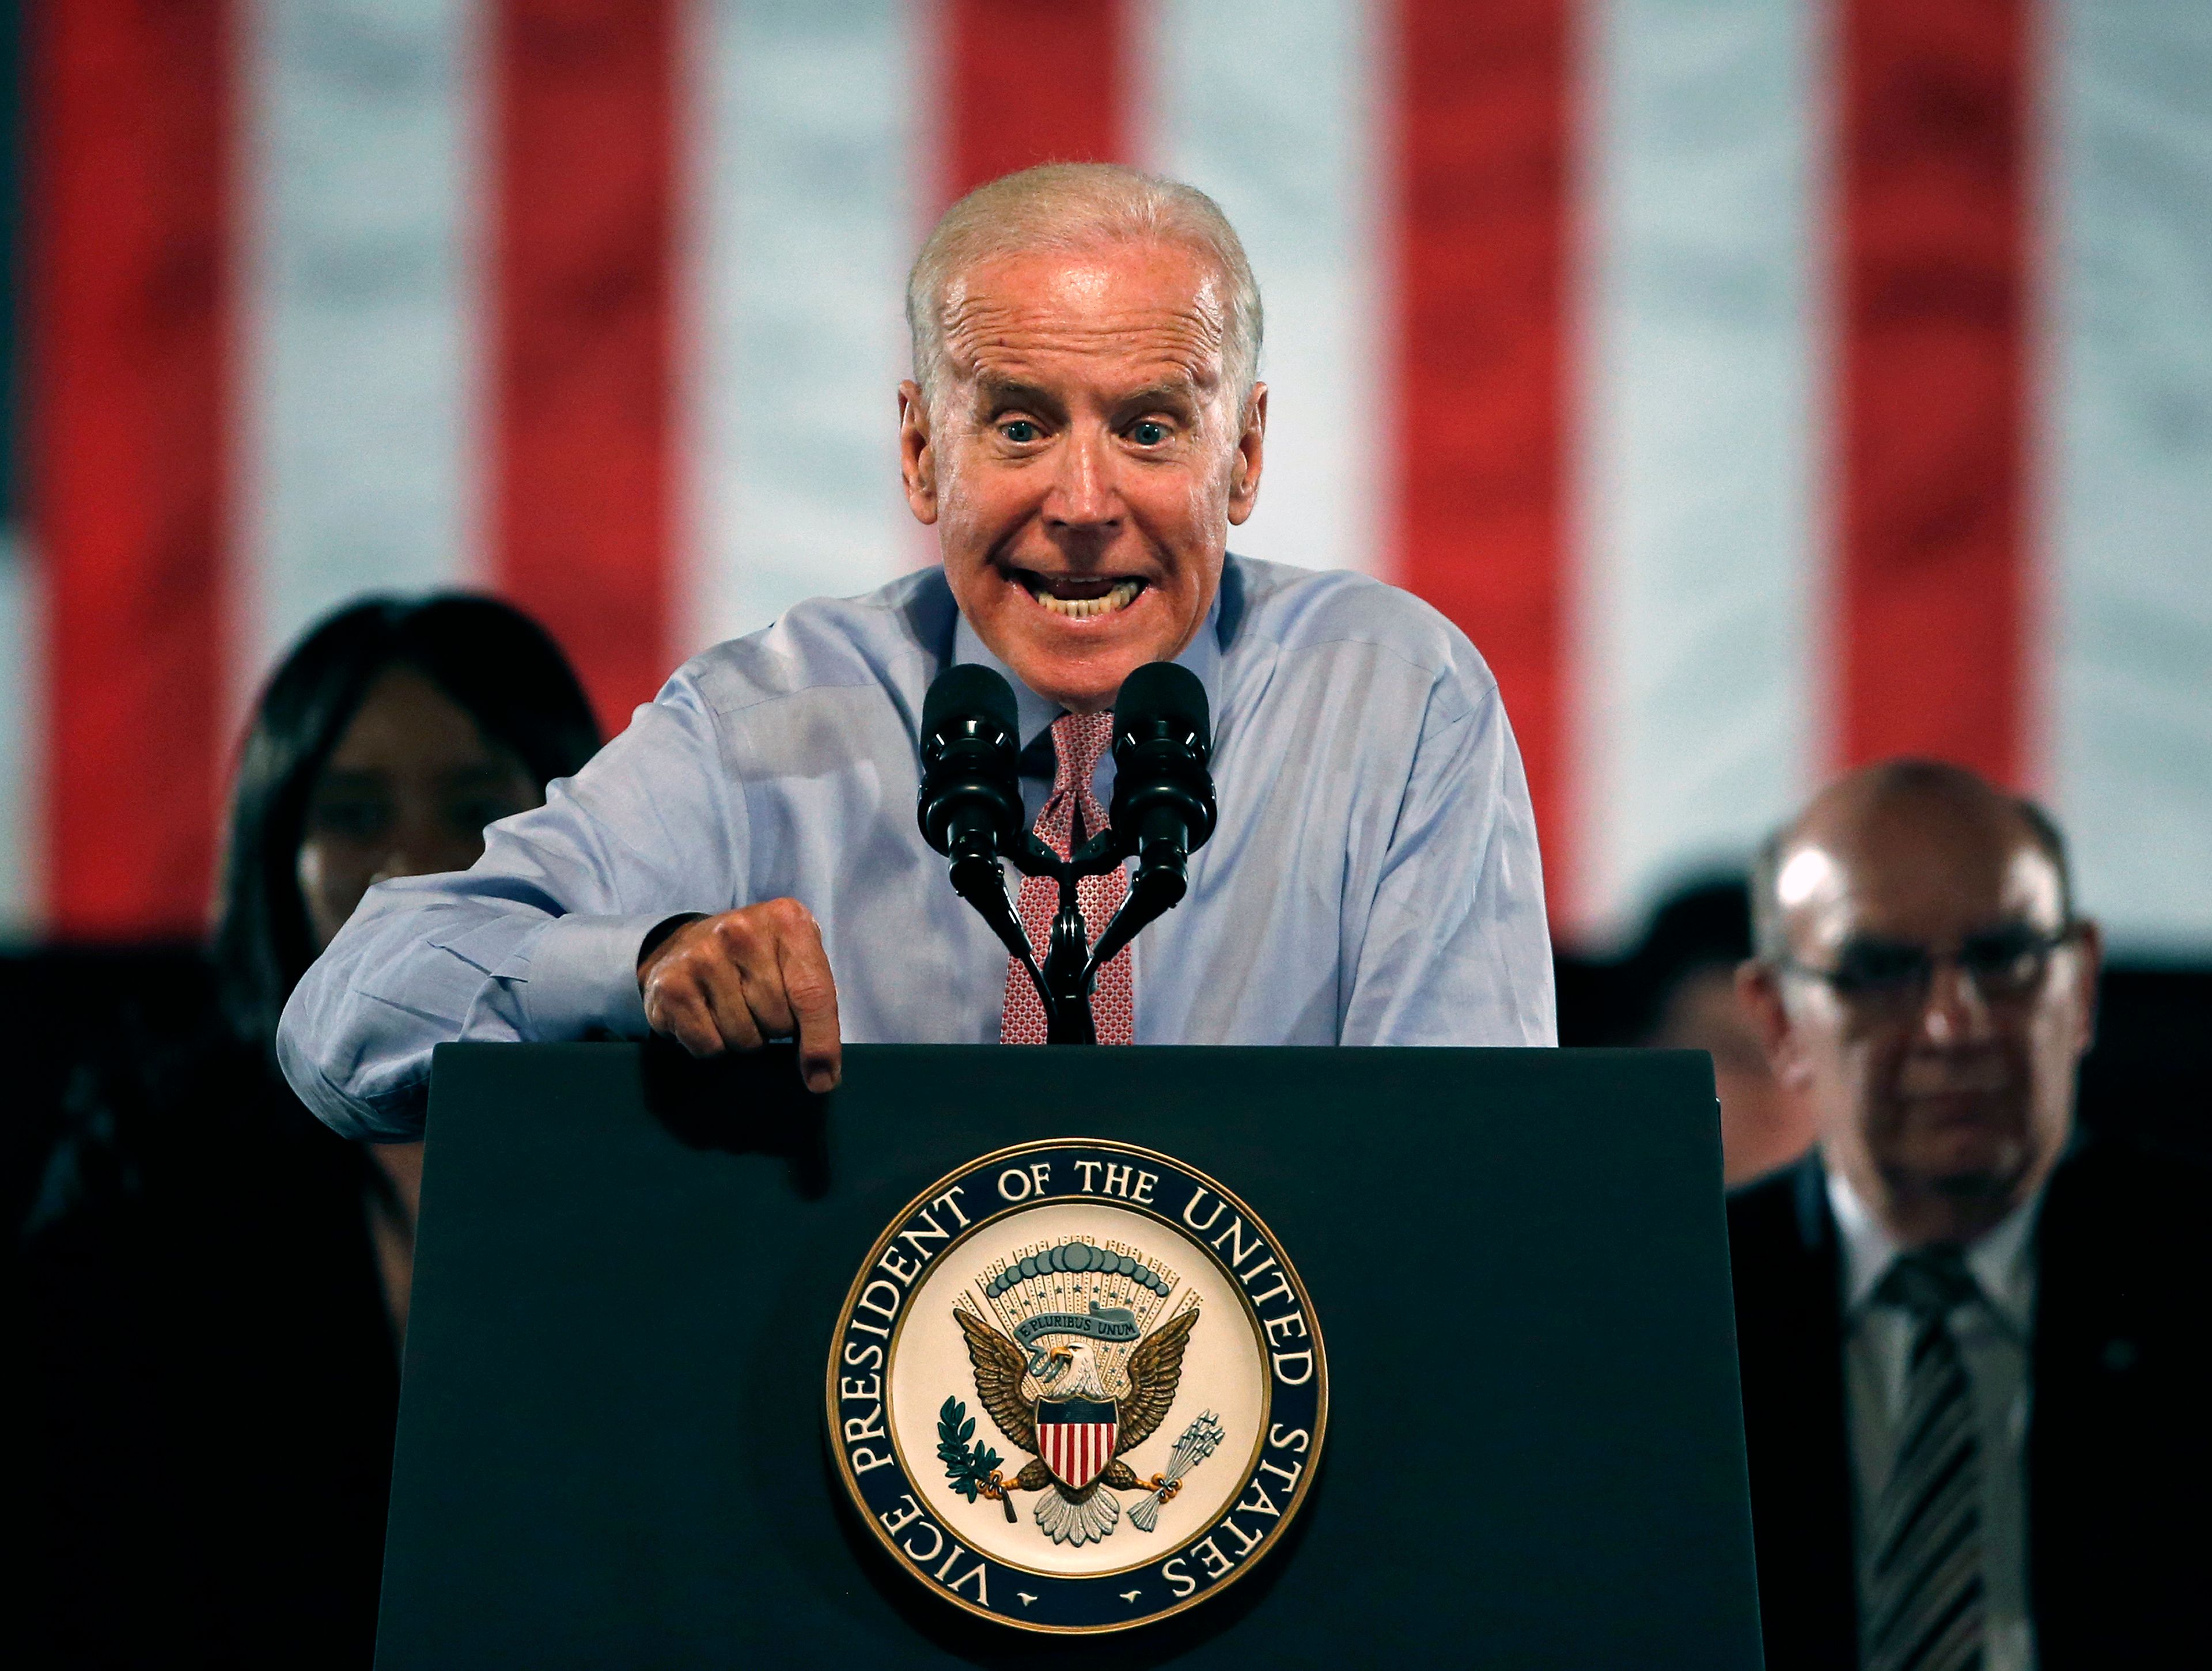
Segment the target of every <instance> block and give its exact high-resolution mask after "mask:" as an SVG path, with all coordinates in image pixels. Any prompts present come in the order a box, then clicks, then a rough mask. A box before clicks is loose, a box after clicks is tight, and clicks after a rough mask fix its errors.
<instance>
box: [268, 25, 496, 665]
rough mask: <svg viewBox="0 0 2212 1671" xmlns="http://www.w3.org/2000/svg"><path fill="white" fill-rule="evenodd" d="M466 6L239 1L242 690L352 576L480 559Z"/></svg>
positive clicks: (370, 584) (474, 197) (472, 101)
mask: <svg viewBox="0 0 2212 1671" xmlns="http://www.w3.org/2000/svg"><path fill="white" fill-rule="evenodd" d="M478 23H479V20H478V18H477V15H476V13H475V9H474V7H472V6H471V4H469V3H467V0H378V3H375V4H373V5H372V4H368V3H347V0H258V3H257V4H254V5H252V7H251V8H250V9H249V11H248V13H247V15H246V27H245V28H244V31H243V39H244V42H245V47H244V52H245V58H246V66H245V75H244V77H243V80H244V83H245V88H246V93H245V100H246V109H245V115H244V127H245V133H246V137H245V143H244V145H243V147H242V149H243V150H244V152H245V155H246V164H245V170H244V175H245V178H244V181H243V186H244V190H243V193H242V197H243V205H244V213H243V217H242V218H243V221H244V226H245V234H244V238H245V245H246V248H245V252H244V258H243V260H242V262H241V280H240V299H241V307H240V339H241V340H240V349H241V351H242V353H243V355H244V359H245V366H246V374H245V376H244V378H243V380H242V389H243V404H244V406H245V410H244V412H243V413H242V415H241V416H242V430H243V446H242V458H241V461H240V465H241V468H240V476H241V482H242V488H241V500H242V502H241V506H240V510H241V518H240V521H241V529H242V540H241V544H242V556H243V562H242V565H241V567H242V573H241V574H240V578H239V581H238V596H237V599H236V603H237V605H238V607H239V609H240V611H241V612H242V617H243V618H242V620H241V621H240V630H239V633H238V638H237V660H236V663H235V665H234V669H233V672H234V678H233V680H232V684H233V697H234V702H239V703H242V702H245V701H247V700H250V699H251V697H252V694H253V691H254V690H255V688H256V687H257V686H258V684H259V682H260V680H261V679H262V678H263V677H264V676H265V674H266V672H267V671H268V670H269V668H270V665H271V664H272V663H273V662H274V660H275V659H276V658H277V657H278V656H279V655H280V654H281V653H283V649H284V648H285V647H287V646H288V645H289V643H290V641H292V640H293V639H294V638H295V637H296V636H297V635H299V633H300V632H301V629H303V628H305V627H306V626H307V624H308V623H311V622H313V620H315V619H316V618H317V617H319V616H321V615H323V614H325V613H326V612H327V611H330V610H331V608H333V607H334V606H335V605H338V604H340V603H342V602H343V601H344V600H345V599H348V598H349V597H351V596H353V595H354V594H355V593H356V592H363V591H368V590H375V591H415V590H421V589H423V588H428V587H433V586H448V585H452V584H454V583H456V582H459V581H461V580H465V579H467V578H469V577H471V576H472V575H475V574H477V573H478V572H479V563H478V561H477V548H478V539H477V527H478V520H479V517H478V506H477V495H478V491H479V467H478V458H479V452H478V447H477V433H478V429H477V419H476V413H477V389H478V378H477V355H479V354H480V353H481V352H483V347H484V344H485V341H486V338H485V336H484V332H483V329H482V328H481V322H480V319H479V309H478V307H477V259H476V252H477V243H478V237H477V234H478V229H479V222H480V220H481V215H480V212H479V211H480V208H481V206H482V204H483V201H484V197H483V192H482V191H480V190H479V189H478V185H477V172H478V170H477V152H478V133H477V121H478V118H477V105H478V103H479V100H478V98H477V89H478V87H479V85H480V83H481V75H480V65H479V59H478V51H479V48H478V43H477V39H476V33H477V27H478Z"/></svg>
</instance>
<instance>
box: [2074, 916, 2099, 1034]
mask: <svg viewBox="0 0 2212 1671" xmlns="http://www.w3.org/2000/svg"><path fill="white" fill-rule="evenodd" d="M2074 935H2075V938H2074V978H2075V980H2077V981H2080V982H2081V994H2080V999H2079V1001H2080V1003H2081V1044H2080V1048H2081V1050H2082V1051H2083V1052H2084V1053H2085V1054H2086V1053H2087V1050H2088V1048H2089V1047H2090V1046H2091V1045H2093V1044H2094V1043H2095V1042H2097V996H2098V988H2099V984H2100V977H2101V976H2102V975H2103V974H2104V972H2105V931H2104V930H2103V929H2101V928H2100V927H2097V925H2096V924H2095V923H2093V922H2092V921H2089V919H2087V917H2084V918H2082V919H2081V921H2079V922H2078V923H2076V924H2075V926H2074Z"/></svg>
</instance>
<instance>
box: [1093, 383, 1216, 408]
mask: <svg viewBox="0 0 2212 1671" xmlns="http://www.w3.org/2000/svg"><path fill="white" fill-rule="evenodd" d="M1201 402H1202V396H1201V395H1200V391H1199V387H1198V385H1197V383H1196V382H1195V381H1194V380H1191V379H1189V378H1182V379H1178V380H1176V381H1174V382H1171V383H1152V384H1148V385H1146V386H1145V387H1143V388H1141V389H1133V390H1131V391H1130V392H1128V393H1127V394H1125V395H1122V396H1121V397H1120V398H1117V399H1116V400H1115V402H1114V404H1115V405H1116V406H1118V407H1121V409H1123V410H1128V409H1129V408H1132V407H1138V406H1195V405H1198V404H1201Z"/></svg>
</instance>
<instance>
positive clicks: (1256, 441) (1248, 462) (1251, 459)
mask: <svg viewBox="0 0 2212 1671" xmlns="http://www.w3.org/2000/svg"><path fill="white" fill-rule="evenodd" d="M1266 453H1267V385H1266V384H1265V383H1255V384H1254V385H1253V386H1252V398H1250V399H1249V400H1248V401H1246V402H1245V403H1244V413H1243V419H1242V420H1241V422H1239V423H1238V425H1237V456H1236V458H1234V459H1231V461H1230V465H1229V521H1230V525H1231V526H1232V527H1234V526H1241V525H1242V524H1243V521H1244V519H1245V518H1247V517H1249V515H1251V514H1252V507H1254V506H1255V505H1256V504H1258V503H1259V501H1260V467H1261V464H1262V463H1263V462H1264V461H1265V457H1266Z"/></svg>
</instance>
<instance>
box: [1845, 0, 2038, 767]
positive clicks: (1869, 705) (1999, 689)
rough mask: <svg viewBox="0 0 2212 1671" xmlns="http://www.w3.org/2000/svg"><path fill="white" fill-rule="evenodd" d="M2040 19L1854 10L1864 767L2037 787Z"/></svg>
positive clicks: (1853, 681)
mask: <svg viewBox="0 0 2212 1671" xmlns="http://www.w3.org/2000/svg"><path fill="white" fill-rule="evenodd" d="M2027 10H2028V8H2027V0H1945V3H1943V4H1941V5H1930V4H1929V3H1927V0H1849V3H1848V4H1847V5H1846V6H1845V7H1844V33H1843V41H1844V106H1843V122H1842V143H1843V146H1844V155H1843V204H1844V208H1843V272H1842V289H1843V325H1842V335H1843V343H1842V353H1841V355H1840V370H1841V375H1842V380H1843V389H1842V397H1843V422H1842V424H1841V444H1842V457H1841V459H1840V471H1841V487H1842V517H1843V530H1842V550H1841V556H1840V563H1839V575H1838V580H1839V589H1840V598H1839V605H1840V607H1839V610H1838V617H1839V619H1838V626H1839V629H1840V632H1841V643H1840V646H1839V653H1838V664H1839V671H1840V674H1841V678H1842V702H1841V704H1840V706H1841V712H1842V720H1843V723H1842V726H1841V732H1842V735H1841V738H1840V741H1841V745H1842V752H1843V756H1844V763H1846V764H1853V763H1858V762H1861V761H1865V760H1871V759H1879V758H1881V757H1885V756H1889V755H1895V754H1902V753H1912V754H1929V755H1936V756H1940V757H1944V758H1948V759H1951V760H1955V761H1958V762H1960V763H1962V764H1965V765H1968V766H1972V767H1973V768H1975V769H1978V770H1980V771H1982V772H1984V773H1986V774H1988V775H1990V776H1991V777H1994V778H1996V779H1997V780H1998V781H2016V780H2017V778H2018V776H2019V775H2020V771H2021V765H2022V758H2021V752H2022V751H2021V726H2022V720H2023V716H2024V711H2025V708H2026V704H2025V702H2023V700H2022V693H2021V672H2022V662H2023V657H2022V634H2023V630H2024V626H2025V610H2024V598H2023V593H2024V591H2025V568H2026V560H2025V556H2024V553H2025V549H2026V538H2025V533H2024V529H2023V506H2024V499H2023V474H2024V464H2025V460H2024V458H2023V433H2024V414H2023V404H2024V392H2023V390H2024V377H2023V358H2024V353H2025V331H2026V325H2027V319H2026V311H2027V282H2026V263H2027V97H2028V94H2027V76H2028V59H2029V54H2028V38H2027Z"/></svg>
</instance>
